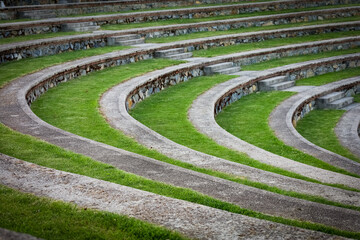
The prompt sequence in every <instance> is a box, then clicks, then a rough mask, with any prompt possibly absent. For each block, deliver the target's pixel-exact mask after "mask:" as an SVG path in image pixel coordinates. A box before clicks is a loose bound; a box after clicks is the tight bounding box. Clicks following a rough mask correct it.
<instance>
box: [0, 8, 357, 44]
mask: <svg viewBox="0 0 360 240" xmlns="http://www.w3.org/2000/svg"><path fill="white" fill-rule="evenodd" d="M359 14H360V7H345V8H334V9H324V10H316V11H304V12H295V13H284V14H274V15H268V16H258V17H246V18H236V19H229V20H217V21H209V22H201V23H188V24H175V25H166V26H160V27H148V28H137V29H133V30H128V31H127V34H141V36H142V37H145V38H155V37H167V36H175V35H184V34H189V33H195V32H203V31H226V30H229V29H239V28H244V27H255V26H257V27H258V26H267V25H280V24H290V23H296V22H310V21H316V20H318V19H323V20H324V19H334V18H339V17H351V16H358V15H359ZM97 18H100V16H98V17H83V18H81V20H80V19H78V18H67V20H66V21H65V20H64V21H61V19H56V20H39V21H28V22H23V23H21V24H20V23H19V22H16V23H4V24H0V38H8V37H14V36H21V35H30V34H39V33H49V32H57V31H60V30H61V24H64V23H70V22H71V23H79V22H89V21H92V22H94V24H95V25H97V26H101V25H104V24H109V23H115V22H113V21H111V17H109V16H105V17H104V16H102V18H104V19H97Z"/></svg>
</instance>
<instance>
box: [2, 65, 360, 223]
mask: <svg viewBox="0 0 360 240" xmlns="http://www.w3.org/2000/svg"><path fill="white" fill-rule="evenodd" d="M72 64H74V63H73V62H69V63H66V64H64V65H65V66H71V65H72ZM57 67H58V66H55V67H53V68H55V69H56V68H57ZM159 71H162V70H159ZM48 74H50V73H49V72H48V73H42V74H41V73H40V72H39V73H34V74H33V75H32V76H33V77H34V79H33V80H34V82H32V83H31V81H30V78H29V77H30V76H31V75H29V76H27V77H24V78H22V79H21V78H19V79H18V80H17V81H14V82H11V83H10V84H9V85H7V86H6V87H5V88H4V89H1V90H0V99H1V101H0V109H1V112H2V113H4V115H2V116H0V119H1V122H2V123H4V124H6V125H8V126H10V127H12V128H14V129H15V130H18V131H21V132H23V133H27V134H31V135H33V136H35V137H38V138H41V139H43V140H45V141H48V142H50V143H53V144H56V145H58V146H60V147H63V148H65V149H68V150H71V151H74V152H77V153H80V154H84V155H86V156H89V157H92V158H94V159H95V160H98V161H102V162H105V163H108V164H111V165H112V166H114V167H117V168H119V169H122V170H125V171H128V172H131V173H134V174H137V175H140V176H143V177H146V178H150V179H153V180H157V181H161V182H165V183H168V184H172V185H176V186H181V187H187V188H192V189H194V190H197V191H199V192H202V193H204V194H209V195H211V196H213V197H215V198H219V199H222V200H224V201H230V202H232V203H234V204H237V205H239V206H242V207H246V208H250V209H253V210H255V209H256V210H258V211H261V212H267V213H269V214H271V215H278V216H284V217H285V216H287V217H290V218H295V219H304V218H305V219H307V220H308V221H314V222H320V223H322V224H328V225H331V226H334V224H336V227H340V228H345V229H349V228H348V227H349V226H348V224H346V225H342V226H341V225H339V224H342V223H344V221H342V220H344V219H347V218H350V219H353V218H354V215H353V214H352V213H351V212H353V211H351V210H350V211H349V210H348V209H341V208H337V207H331V206H326V205H322V204H317V203H311V202H310V203H309V202H307V201H304V200H301V199H295V198H290V197H285V196H281V195H278V194H274V193H271V192H266V191H263V190H259V189H256V188H252V187H248V186H244V185H241V184H237V183H234V182H230V181H226V180H223V179H218V178H215V177H212V176H208V175H205V174H200V173H197V172H193V171H190V170H186V169H182V168H180V167H177V166H173V165H170V164H167V163H163V162H160V161H157V160H153V159H150V158H147V157H143V156H140V155H137V154H133V153H129V152H126V151H124V150H121V149H117V148H114V147H111V146H108V145H105V144H102V143H98V142H95V141H92V140H89V139H85V138H82V137H79V136H76V135H73V134H70V133H67V132H65V131H63V130H60V129H57V128H55V127H52V126H50V125H49V124H46V123H44V122H42V121H41V120H40V119H38V118H37V117H36V116H35V115H34V114H33V113H32V112H31V110H30V109H29V107H28V105H27V103H26V101H25V98H24V97H20V98H18V96H19V95H22V94H23V93H24V92H27V90H25V89H27V88H31V85H33V84H36V82H37V81H39V80H40V81H41V79H39V75H40V76H42V77H44V76H45V78H46V75H48ZM50 75H51V74H50ZM23 81H24V82H23ZM9 89H11V91H9ZM24 90H25V91H24ZM16 99H17V100H16ZM142 136H143V137H144V136H146V134H142ZM173 150H174V149H173ZM220 161H222V162H223V163H226V164H227V161H224V160H221V159H220ZM220 161H216V162H214V163H213V164H216V165H217V166H220V167H221V166H222V163H221V162H220ZM205 164H208V163H205ZM223 165H224V166H225V167H226V166H229V168H231V167H232V168H233V169H235V170H237V169H239V167H238V164H236V163H229V164H227V165H225V164H223ZM251 169H252V168H250V167H246V166H245V167H244V168H243V169H241V168H240V170H242V171H251ZM252 173H253V174H254V175H258V177H259V178H262V179H264V178H265V177H266V175H267V176H270V177H271V176H272V178H271V179H269V178H268V179H267V180H276V174H271V173H267V174H266V173H265V172H263V171H259V170H256V169H255V170H254V171H252ZM264 173H265V174H264ZM245 174H246V172H245ZM263 175H265V177H264V176H263ZM279 178H280V179H279V180H278V181H280V180H281V181H283V184H284V185H289V183H290V182H291V179H290V181H284V179H283V178H281V176H280V177H279ZM286 179H287V178H286ZM297 182H298V184H297V185H296V186H294V185H293V186H292V187H293V188H297V187H298V186H301V185H302V186H311V185H313V186H315V187H314V188H310V189H308V191H309V190H311V192H312V193H313V192H314V189H315V191H316V189H322V190H323V191H324V190H325V189H326V190H327V191H326V194H327V195H330V196H331V195H336V194H337V193H340V196H339V197H338V198H339V199H341V198H343V199H344V200H343V202H346V201H347V202H352V199H355V204H357V203H356V201H357V202H358V200H359V199H360V198H359V194H357V193H355V194H354V193H351V192H349V191H343V190H340V189H335V188H330V187H327V186H319V187H317V186H316V184H310V185H309V184H307V183H306V182H304V181H300V180H297ZM218 189H222V191H218ZM346 195H347V196H346ZM264 199H266V201H264ZM279 202H283V204H282V207H281V208H280V207H279V206H278V203H279ZM254 203H256V204H254ZM270 203H272V204H270ZM271 205H272V206H271ZM295 206H296V207H295ZM312 206H313V207H312ZM280 209H282V210H280ZM289 209H293V211H289ZM314 211H316V212H318V214H315V215H313V214H312V213H313V212H314ZM296 212H297V213H296ZM304 212H307V213H308V214H305V215H304ZM320 212H321V213H320ZM356 214H357V213H356ZM325 216H326V217H325ZM334 216H337V217H334ZM334 218H335V219H337V218H339V219H338V221H333V219H334ZM329 219H330V220H329ZM341 219H342V220H341ZM345 222H346V221H345ZM352 226H353V227H354V226H356V225H355V224H354V225H352Z"/></svg>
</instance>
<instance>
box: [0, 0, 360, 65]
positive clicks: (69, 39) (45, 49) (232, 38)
mask: <svg viewBox="0 0 360 240" xmlns="http://www.w3.org/2000/svg"><path fill="white" fill-rule="evenodd" d="M359 8H360V7H359ZM185 26H187V27H188V25H187V24H184V25H181V24H180V25H171V28H174V29H175V28H180V29H181V28H184V27H185ZM171 28H169V27H168V28H166V29H167V30H169V29H171ZM166 29H164V27H148V28H140V29H137V30H134V29H132V30H120V31H94V32H93V33H88V34H81V35H72V36H62V37H54V38H48V39H38V40H30V41H23V42H15V43H9V44H1V45H0V56H1V58H3V60H2V61H1V62H5V61H11V60H17V58H18V56H19V55H21V58H26V57H29V56H31V57H39V56H40V55H41V56H45V55H52V54H54V53H59V52H63V51H72V50H76V48H75V45H76V44H81V43H84V44H85V45H86V46H88V47H89V48H91V47H93V45H94V47H96V46H105V45H106V42H107V38H108V37H114V36H120V35H127V34H134V33H135V34H145V33H146V34H149V33H155V32H159V31H165V30H166ZM359 29H360V21H351V22H341V23H331V24H318V25H311V26H302V27H294V28H284V29H276V30H267V31H261V32H248V33H239V34H228V35H221V36H214V37H207V38H198V39H191V40H188V41H178V42H172V43H164V44H158V45H157V47H158V48H159V49H158V50H160V49H162V50H164V49H170V48H179V47H188V50H189V51H190V50H191V49H192V48H195V49H201V48H202V47H201V45H206V46H207V47H213V45H214V44H215V43H216V44H219V45H221V44H225V43H227V44H236V43H243V42H252V41H263V40H266V39H273V38H284V37H294V36H304V35H308V34H309V35H313V34H320V33H328V32H337V31H349V30H359ZM175 30H176V29H175ZM175 30H174V31H175ZM134 31H135V32H134ZM143 37H146V36H145V35H144V36H143ZM91 41H93V43H92V44H91ZM95 43H97V44H95ZM215 46H216V45H215ZM86 49H87V48H86ZM79 50H80V49H79ZM82 50H84V49H82ZM14 54H16V56H17V57H12V58H11V55H14Z"/></svg>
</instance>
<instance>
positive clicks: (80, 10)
mask: <svg viewBox="0 0 360 240" xmlns="http://www.w3.org/2000/svg"><path fill="white" fill-rule="evenodd" d="M181 2H182V3H183V4H182V5H184V6H186V5H192V3H191V2H193V1H181ZM198 2H199V1H197V3H196V4H198ZM211 2H216V3H224V2H234V1H232V0H223V1H219V0H210V1H206V3H211ZM328 2H329V1H325V0H322V1H321V0H320V1H307V2H299V1H298V2H296V1H292V2H291V1H282V3H281V4H275V3H266V2H265V3H260V4H254V3H252V4H251V3H250V4H249V3H246V2H244V4H242V6H240V7H226V6H223V7H221V8H219V7H214V8H212V9H213V10H207V9H206V10H195V11H194V10H190V11H189V9H185V11H179V10H178V11H176V12H174V11H166V13H162V14H160V13H158V12H157V13H156V14H155V16H154V14H152V15H150V16H148V15H145V16H138V17H136V16H133V17H129V18H128V19H119V20H118V21H120V22H129V20H130V21H131V22H143V21H146V20H156V19H159V20H160V19H169V18H170V19H171V18H196V17H199V16H202V17H210V16H213V15H214V14H215V15H228V14H239V13H249V12H258V11H274V10H284V9H296V8H303V7H316V6H324V5H328ZM235 3H236V2H235ZM350 3H356V1H355V0H350V1H345V0H340V1H335V2H334V4H350ZM173 4H174V2H172V3H171V4H170V5H171V6H172V7H173V6H174V5H173ZM176 5H178V6H179V5H181V4H176ZM7 6H8V5H7ZM167 6H169V4H164V3H163V2H157V1H154V2H152V4H145V5H144V4H141V3H132V4H131V3H130V5H129V4H126V3H123V2H122V3H121V2H119V3H118V4H114V3H113V4H107V3H106V2H103V3H102V4H101V5H100V4H96V5H95V6H91V4H84V3H82V4H77V5H69V6H66V5H65V6H63V8H61V7H60V6H59V5H57V7H56V8H51V9H49V8H46V7H45V6H36V7H30V8H29V7H27V8H21V7H19V8H12V9H9V8H7V9H6V12H4V14H3V15H2V16H0V17H1V19H15V18H17V16H18V13H19V12H22V11H27V10H29V9H31V11H52V12H53V13H54V14H55V15H56V16H66V15H76V14H84V13H95V12H116V11H124V10H125V11H129V10H138V9H146V8H160V7H167ZM50 7H51V6H50ZM118 21H116V22H113V24H115V23H119V22H118Z"/></svg>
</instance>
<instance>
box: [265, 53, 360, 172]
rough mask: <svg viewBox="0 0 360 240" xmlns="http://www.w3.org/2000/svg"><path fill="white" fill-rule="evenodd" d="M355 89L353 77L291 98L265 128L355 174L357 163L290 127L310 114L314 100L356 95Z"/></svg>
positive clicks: (357, 82) (358, 169) (358, 81)
mask: <svg viewBox="0 0 360 240" xmlns="http://www.w3.org/2000/svg"><path fill="white" fill-rule="evenodd" d="M357 60H358V61H357V63H356V64H355V65H354V66H360V58H358V59H357ZM342 64H344V62H343V63H342ZM358 86H360V78H359V77H355V78H349V79H345V80H342V81H338V82H334V83H329V84H326V85H323V86H319V87H316V88H313V89H311V90H309V91H306V92H302V93H299V94H297V95H295V96H292V97H290V98H288V99H287V100H285V101H283V102H282V103H281V104H280V105H279V106H278V107H277V108H276V109H275V110H274V111H273V112H272V113H271V116H270V119H269V125H270V127H271V128H272V129H273V130H274V132H275V134H276V136H277V137H278V138H279V139H280V140H282V141H283V142H284V143H285V144H287V145H290V146H293V147H295V148H297V149H299V150H301V151H303V152H305V153H307V154H310V155H312V156H314V157H316V158H318V159H321V160H323V161H325V162H328V163H330V164H332V165H334V166H338V167H340V168H343V169H346V170H347V171H349V172H352V173H355V174H358V175H359V174H360V163H357V162H355V161H353V160H350V159H348V158H345V157H343V156H340V155H338V154H335V153H333V152H331V151H328V150H326V149H323V148H321V147H319V146H316V145H315V144H313V143H311V142H309V141H308V140H306V139H305V138H304V137H302V136H301V135H300V134H299V133H298V132H297V131H296V130H295V128H294V125H296V122H297V121H298V120H299V119H301V117H303V116H304V115H305V114H306V113H308V112H309V111H311V109H313V108H316V101H315V99H316V98H318V97H321V96H323V95H326V94H328V93H331V92H335V91H343V90H347V91H350V92H352V93H356V92H355V91H356V89H358ZM354 89H355V90H354Z"/></svg>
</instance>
